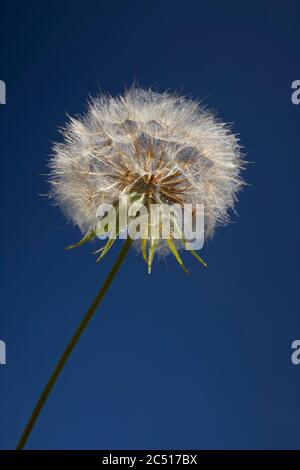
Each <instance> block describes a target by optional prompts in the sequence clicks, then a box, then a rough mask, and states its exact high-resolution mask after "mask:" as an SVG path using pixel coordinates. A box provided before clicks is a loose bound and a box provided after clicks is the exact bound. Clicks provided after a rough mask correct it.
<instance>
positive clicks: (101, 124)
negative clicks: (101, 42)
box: [50, 87, 243, 239]
mask: <svg viewBox="0 0 300 470" xmlns="http://www.w3.org/2000/svg"><path fill="white" fill-rule="evenodd" d="M62 133H63V138H64V141H63V143H57V144H55V146H54V154H53V156H52V158H51V160H50V168H51V179H50V182H51V196H52V197H53V198H54V200H55V201H56V202H57V203H58V204H59V205H60V206H61V207H62V209H63V210H64V212H65V214H66V215H67V217H68V218H69V219H70V220H71V221H72V222H73V223H74V224H75V225H77V226H78V227H79V228H80V229H81V230H82V231H83V232H84V233H86V232H87V231H89V230H91V229H93V227H95V225H96V224H97V219H96V211H97V208H98V206H99V205H100V204H102V203H110V204H115V203H116V201H118V200H119V197H121V196H122V195H124V194H126V195H130V194H131V193H140V194H144V195H145V198H146V199H147V200H148V201H150V202H164V203H167V204H173V203H179V204H185V203H190V204H196V203H198V204H204V211H205V238H206V239H207V238H208V237H209V236H211V235H212V234H213V232H214V230H215V228H216V226H218V225H219V224H224V223H227V222H228V221H229V213H230V210H231V209H233V207H234V204H235V202H236V194H237V192H238V190H239V189H240V188H241V186H242V184H243V182H242V179H241V176H240V173H241V169H242V167H243V160H242V158H241V153H240V147H239V144H238V140H237V138H236V136H235V135H233V134H232V133H231V132H230V129H229V128H228V126H227V125H225V124H224V123H222V122H221V121H219V120H218V119H216V117H215V116H214V115H213V113H211V112H210V111H208V110H206V109H205V108H203V107H202V106H201V105H200V104H198V103H196V102H194V101H192V100H188V99H186V98H184V97H180V96H177V95H173V94H169V93H162V94H161V93H156V92H153V91H151V90H144V89H141V88H137V87H133V88H131V89H129V90H128V91H126V92H125V93H124V95H123V96H119V97H116V98H113V97H111V96H104V95H101V96H99V97H98V98H96V99H94V100H92V102H91V103H90V104H89V107H88V110H87V112H86V114H85V115H84V116H83V117H76V118H71V119H70V121H69V123H68V124H67V125H66V127H65V129H63V131H62Z"/></svg>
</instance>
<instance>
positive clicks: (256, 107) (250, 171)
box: [0, 0, 300, 449]
mask: <svg viewBox="0 0 300 470" xmlns="http://www.w3.org/2000/svg"><path fill="white" fill-rule="evenodd" d="M0 15H1V28H0V47H1V58H0V71H1V72H0V79H2V80H5V82H6V85H7V104H6V105H5V106H0V126H1V219H2V222H3V224H2V231H1V235H2V236H1V257H2V262H1V287H2V295H1V318H0V320H1V323H0V338H1V339H3V340H5V341H6V343H7V365H5V366H0V386H1V395H0V446H1V448H13V447H14V446H15V444H16V442H17V440H18V438H19V435H20V433H21V431H22V428H23V426H24V425H25V422H26V420H27V418H28V416H29V414H30V413H31V411H32V408H33V406H34V404H35V402H36V400H37V398H38V396H39V394H40V392H41V389H42V387H43V386H44V384H45V382H46V380H47V379H48V377H49V374H50V372H51V371H52V368H53V367H54V365H55V363H56V361H57V359H58V357H59V355H60V353H61V352H62V349H63V348H64V346H65V344H66V342H67V340H68V339H69V338H70V336H71V335H72V333H73V331H74V329H75V327H76V325H77V324H78V322H79V321H80V319H81V318H82V316H83V314H84V312H85V310H86V308H87V306H88V305H89V303H90V301H91V299H92V298H93V296H94V295H95V293H96V291H97V290H98V288H99V286H100V285H101V283H102V281H103V279H104V277H105V275H106V273H107V271H108V269H109V266H110V265H111V263H112V261H113V259H114V257H115V256H116V254H117V250H114V251H113V252H112V253H111V254H110V255H109V256H107V257H106V258H105V260H104V261H103V263H102V264H101V265H98V264H97V265H96V263H95V258H94V257H93V256H92V254H91V251H92V250H93V246H91V245H90V246H87V247H85V248H81V249H78V250H74V251H72V252H65V251H64V247H65V246H66V245H68V244H70V243H71V242H73V241H76V240H78V238H79V236H80V234H79V231H78V230H77V229H72V227H71V226H70V225H68V224H66V222H65V220H64V219H63V217H62V215H61V214H60V212H59V210H58V209H57V208H55V207H53V206H51V205H50V203H49V202H48V201H47V200H46V199H43V198H42V197H40V196H39V194H43V193H46V192H47V190H48V187H47V184H46V182H45V179H46V177H45V176H43V174H45V173H46V172H47V168H46V160H47V158H48V155H49V153H50V147H51V141H53V140H57V139H59V134H58V131H57V126H58V125H63V124H64V122H65V119H66V112H67V113H69V114H71V115H72V114H74V113H81V112H83V111H84V108H85V103H86V101H87V99H88V96H89V94H91V95H95V94H97V93H98V92H99V91H100V90H106V91H108V92H110V93H111V94H117V93H120V92H122V91H123V89H124V86H125V85H126V86H129V85H130V84H131V83H132V82H133V80H134V79H138V80H139V82H140V84H141V85H143V86H146V87H147V86H152V85H154V86H155V87H156V88H157V89H158V90H162V91H163V90H165V89H171V90H174V89H176V90H180V91H182V92H183V93H186V94H189V96H191V97H194V98H197V99H198V98H203V99H204V101H205V103H206V104H207V105H208V106H210V107H212V108H214V109H216V110H217V111H218V113H219V116H220V117H221V118H222V119H224V120H225V121H229V122H233V123H234V124H233V129H234V131H235V132H236V133H239V134H240V136H241V141H242V144H243V147H244V151H245V153H246V155H247V160H249V161H251V162H253V163H251V164H250V165H249V166H248V168H247V171H246V173H245V178H246V179H247V182H248V183H249V185H250V186H249V187H247V188H246V189H245V191H244V192H243V193H242V194H241V195H240V202H239V205H238V213H239V215H238V216H235V217H234V222H235V223H233V224H231V225H230V226H228V227H227V228H225V229H220V230H219V231H218V233H217V235H216V236H215V238H214V240H213V241H212V242H210V243H209V244H208V245H207V246H206V247H205V248H204V250H203V251H202V256H203V257H204V259H206V260H207V261H208V263H209V268H208V269H207V270H205V269H204V268H202V267H201V266H200V265H198V264H197V262H196V261H195V260H193V258H191V259H190V258H189V255H188V254H185V260H186V263H187V265H188V266H189V268H190V270H191V272H192V274H191V275H190V276H186V275H185V274H184V273H183V272H182V271H181V270H180V268H179V267H178V265H177V263H176V261H174V260H173V259H172V258H171V257H169V258H168V259H166V261H165V262H161V263H158V262H155V263H154V269H153V273H152V274H151V276H149V275H148V274H147V272H146V267H145V265H144V263H143V261H142V259H141V258H140V257H138V256H137V255H136V254H135V253H134V252H132V253H130V255H129V257H128V259H127V260H126V262H125V264H124V265H123V267H122V269H121V271H120V273H119V275H118V278H117V279H116V280H115V282H114V284H113V286H112V288H111V290H110V291H109V294H108V295H107V297H106V299H105V302H104V303H103V304H102V306H101V308H100V309H99V311H98V312H97V314H96V315H95V317H94V319H93V320H92V322H91V324H90V325H89V328H88V330H87V331H86V332H85V334H84V336H83V337H82V338H81V340H80V343H79V345H78V347H77V348H76V350H75V351H74V353H73V354H72V357H71V358H70V361H69V362H68V364H67V366H66V368H65V370H64V371H63V373H62V375H61V377H60V378H59V381H58V383H57V385H56V386H55V388H54V390H53V393H52V394H51V396H50V398H49V400H48V402H47V404H46V406H45V408H44V410H43V412H42V414H41V416H40V419H39V420H38V422H37V425H36V427H35V428H34V431H33V433H32V435H31V437H30V439H29V441H28V445H27V448H32V449H33V448H34V449H43V448H47V449H53V448H57V449H65V448H70V449H75V448H84V449H86V448H98V449H101V448H112V449H114V448H123V449H127V448H128V449H130V448H136V449H137V448H156V449H160V448H186V449H188V448H209V449H215V448H256V449H258V448H298V447H299V421H300V413H299V386H300V365H299V366H298V367H297V366H295V365H293V364H292V363H291V359H290V355H291V342H292V341H293V340H294V339H299V338H300V315H299V313H300V312H299V236H298V230H299V219H298V216H299V208H298V201H299V171H300V163H299V122H300V105H299V106H295V105H293V104H292V102H291V92H292V90H291V83H292V81H293V80H296V79H300V66H299V64H300V62H299V50H300V47H299V46H300V32H299V17H300V7H299V2H296V1H295V2H294V1H285V2H279V1H257V2H234V1H227V2H223V1H219V2H216V1H212V2H204V1H178V2H177V1H163V2H158V1H154V2H150V1H123V2H120V3H118V2H104V1H88V0H86V1H74V0H73V1H62V2H48V1H39V2H30V1H29V2H26V3H25V2H24V3H23V2H22V3H21V2H5V5H2V6H1V11H0Z"/></svg>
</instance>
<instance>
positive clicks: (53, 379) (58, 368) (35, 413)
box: [16, 238, 132, 450]
mask: <svg viewBox="0 0 300 470" xmlns="http://www.w3.org/2000/svg"><path fill="white" fill-rule="evenodd" d="M131 243H132V240H131V239H130V238H127V239H126V240H125V242H124V244H123V246H122V249H121V251H120V253H119V256H118V258H117V259H116V261H115V263H114V265H113V267H112V268H111V270H110V272H109V274H108V276H107V278H106V280H105V282H104V284H103V286H102V287H101V289H100V290H99V292H98V294H97V295H96V297H95V299H94V300H93V302H92V304H91V306H90V308H89V309H88V311H87V313H86V314H85V316H84V318H83V319H82V320H81V322H80V324H79V326H78V328H77V330H76V331H75V333H74V335H73V337H72V338H71V340H70V341H69V343H68V345H67V347H66V349H65V350H64V352H63V354H62V356H61V357H60V359H59V361H58V363H57V364H56V367H55V369H54V370H53V372H52V374H51V377H50V379H49V381H48V383H47V385H46V386H45V388H44V390H43V391H42V394H41V396H40V398H39V400H38V402H37V404H36V405H35V408H34V410H33V412H32V415H31V417H30V419H29V421H28V423H27V424H26V427H25V429H24V431H23V433H22V436H21V438H20V440H19V442H18V445H17V448H16V449H17V450H22V449H23V447H24V445H25V444H26V441H27V439H28V437H29V435H30V433H31V431H32V428H33V426H34V424H35V422H36V420H37V418H38V416H39V414H40V412H41V410H42V408H43V406H44V404H45V402H46V400H47V398H48V396H49V393H50V392H51V390H52V387H53V386H54V384H55V382H56V380H57V378H58V376H59V374H60V373H61V371H62V369H63V367H64V365H65V363H66V362H67V359H68V357H69V356H70V354H71V352H72V351H73V349H74V347H75V345H76V343H77V341H78V340H79V338H80V336H81V335H82V333H83V331H84V330H85V328H86V326H87V324H88V323H89V321H90V319H91V318H92V316H93V314H94V313H95V311H96V309H97V307H98V305H99V303H100V302H101V300H102V299H103V297H104V295H105V293H106V291H107V290H108V288H109V286H110V284H111V282H112V280H113V278H114V276H115V274H116V273H117V271H118V269H119V267H120V266H121V263H122V261H123V260H124V258H125V256H126V254H127V252H128V250H129V248H130V245H131Z"/></svg>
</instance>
